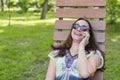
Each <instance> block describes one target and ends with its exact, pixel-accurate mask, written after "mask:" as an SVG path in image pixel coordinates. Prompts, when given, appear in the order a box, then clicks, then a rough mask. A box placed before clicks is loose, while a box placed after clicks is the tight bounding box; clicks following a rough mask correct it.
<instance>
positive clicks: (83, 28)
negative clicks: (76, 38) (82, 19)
mask: <svg viewBox="0 0 120 80" xmlns="http://www.w3.org/2000/svg"><path fill="white" fill-rule="evenodd" d="M73 28H74V29H78V28H80V30H82V31H87V30H88V27H87V26H85V25H82V26H80V25H79V24H75V25H74V27H73Z"/></svg>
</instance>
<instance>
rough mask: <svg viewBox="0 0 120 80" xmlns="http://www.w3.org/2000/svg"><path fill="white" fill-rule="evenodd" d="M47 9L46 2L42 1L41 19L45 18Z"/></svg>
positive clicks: (46, 0)
mask: <svg viewBox="0 0 120 80" xmlns="http://www.w3.org/2000/svg"><path fill="white" fill-rule="evenodd" d="M47 9H48V0H44V4H43V7H42V14H41V19H45V18H46V13H47Z"/></svg>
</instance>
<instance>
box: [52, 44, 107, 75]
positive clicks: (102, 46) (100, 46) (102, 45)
mask: <svg viewBox="0 0 120 80" xmlns="http://www.w3.org/2000/svg"><path fill="white" fill-rule="evenodd" d="M60 44H61V43H56V42H55V43H54V44H53V45H54V46H56V47H58V46H60ZM98 46H99V48H100V50H102V51H103V52H104V53H105V45H104V44H98ZM98 74H99V73H97V75H98Z"/></svg>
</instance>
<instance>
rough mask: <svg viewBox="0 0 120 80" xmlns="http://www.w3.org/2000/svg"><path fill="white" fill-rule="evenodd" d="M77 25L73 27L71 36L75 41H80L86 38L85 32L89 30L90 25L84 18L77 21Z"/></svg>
mask: <svg viewBox="0 0 120 80" xmlns="http://www.w3.org/2000/svg"><path fill="white" fill-rule="evenodd" d="M75 25H76V26H74V28H73V29H72V32H71V36H72V38H73V41H77V42H80V41H81V40H82V39H83V38H84V36H85V33H86V32H88V31H89V25H88V23H87V22H86V21H84V20H79V21H77V22H76V23H75Z"/></svg>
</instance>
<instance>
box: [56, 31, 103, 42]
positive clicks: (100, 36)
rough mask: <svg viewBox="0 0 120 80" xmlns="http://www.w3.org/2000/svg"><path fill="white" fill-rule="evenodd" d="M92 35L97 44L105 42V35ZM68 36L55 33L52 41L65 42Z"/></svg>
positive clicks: (63, 33) (66, 33)
mask: <svg viewBox="0 0 120 80" xmlns="http://www.w3.org/2000/svg"><path fill="white" fill-rule="evenodd" d="M94 34H95V37H96V40H97V42H105V33H98V32H95V33H94ZM68 35H69V32H60V31H56V32H55V33H54V40H66V38H67V36H68Z"/></svg>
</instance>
